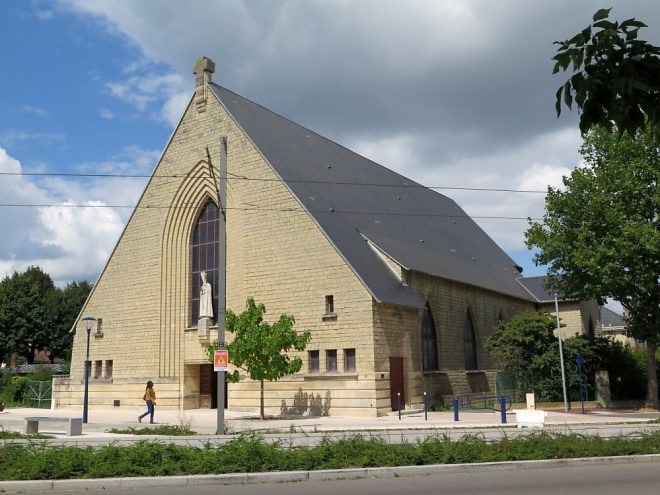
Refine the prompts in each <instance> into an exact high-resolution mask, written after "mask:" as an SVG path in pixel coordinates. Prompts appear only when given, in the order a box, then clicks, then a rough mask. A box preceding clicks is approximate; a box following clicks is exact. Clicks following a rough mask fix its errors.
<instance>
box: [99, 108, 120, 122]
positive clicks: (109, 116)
mask: <svg viewBox="0 0 660 495" xmlns="http://www.w3.org/2000/svg"><path fill="white" fill-rule="evenodd" d="M99 115H100V116H101V117H102V118H104V119H106V120H113V119H114V118H115V117H116V115H115V112H113V111H112V110H110V109H109V108H99Z"/></svg>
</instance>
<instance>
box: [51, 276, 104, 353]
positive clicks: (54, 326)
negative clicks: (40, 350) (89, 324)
mask: <svg viewBox="0 0 660 495" xmlns="http://www.w3.org/2000/svg"><path fill="white" fill-rule="evenodd" d="M92 287H93V286H92V284H90V283H89V282H87V281H81V282H70V283H69V284H67V286H66V288H65V289H64V290H61V289H59V288H57V287H56V288H55V289H54V290H52V291H51V292H50V293H49V295H48V298H47V300H46V305H47V310H48V319H49V322H50V323H49V327H48V339H47V342H46V348H47V349H48V352H49V354H48V357H49V358H50V361H51V363H52V362H53V361H54V360H55V358H65V359H67V360H68V359H70V357H71V355H70V354H71V347H72V344H73V335H71V333H69V332H70V330H71V327H72V326H73V325H74V323H75V322H76V318H77V317H78V314H79V313H80V310H81V309H82V307H83V304H85V301H86V300H87V296H88V295H89V293H90V292H91V290H92Z"/></svg>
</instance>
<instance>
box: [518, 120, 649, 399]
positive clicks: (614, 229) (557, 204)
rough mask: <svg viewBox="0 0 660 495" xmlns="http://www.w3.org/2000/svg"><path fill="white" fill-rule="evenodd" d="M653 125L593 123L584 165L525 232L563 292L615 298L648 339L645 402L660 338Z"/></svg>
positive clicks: (552, 192)
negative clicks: (625, 127)
mask: <svg viewBox="0 0 660 495" xmlns="http://www.w3.org/2000/svg"><path fill="white" fill-rule="evenodd" d="M654 134H655V129H653V128H652V127H651V126H649V127H647V128H646V129H645V130H644V131H643V132H642V131H638V132H637V133H636V134H635V135H634V136H631V135H630V134H627V133H626V134H623V135H619V133H618V131H617V130H616V129H612V130H607V129H603V128H596V129H594V130H593V131H591V132H590V133H589V134H588V135H587V136H586V137H585V141H584V144H583V146H582V147H581V149H580V153H581V155H582V157H583V160H584V165H583V166H580V167H578V168H576V169H574V170H573V172H572V173H571V175H570V177H564V179H563V183H564V190H562V189H554V188H552V187H549V188H548V194H547V196H546V203H545V207H546V212H545V215H544V217H543V220H542V222H532V223H531V226H530V229H529V230H528V231H527V233H526V243H527V246H528V247H530V248H534V247H536V248H538V249H539V251H538V253H537V254H536V256H535V262H536V264H537V265H540V264H547V265H548V266H549V270H548V271H549V273H550V274H559V275H562V277H558V278H551V280H554V283H555V284H558V285H559V287H558V288H560V289H561V290H562V291H563V292H564V293H565V294H567V295H569V296H575V297H581V298H596V299H597V300H598V301H599V302H600V303H604V301H605V299H606V298H613V299H616V300H618V301H620V302H621V304H622V305H623V307H624V309H625V310H626V320H627V325H628V329H629V331H630V332H631V333H632V335H633V336H634V337H635V338H637V339H640V340H645V341H646V343H647V371H648V373H647V399H646V402H647V406H648V407H653V408H658V382H657V373H656V362H655V351H656V346H657V343H658V339H659V337H660V147H659V144H658V141H656V140H655V139H654Z"/></svg>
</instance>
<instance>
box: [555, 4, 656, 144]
mask: <svg viewBox="0 0 660 495" xmlns="http://www.w3.org/2000/svg"><path fill="white" fill-rule="evenodd" d="M610 10H612V9H600V10H599V11H598V12H596V13H595V14H594V16H593V22H592V24H590V25H589V26H587V27H586V28H585V29H584V30H582V31H581V32H580V33H578V34H576V35H575V36H574V37H573V38H571V39H569V40H566V41H556V42H555V43H556V44H558V45H559V49H558V50H557V54H556V55H555V56H554V57H553V60H554V61H555V66H554V71H553V73H557V72H559V71H560V70H561V71H566V70H568V68H569V66H571V65H572V66H573V75H572V76H571V77H570V78H569V79H568V80H567V81H566V83H565V84H563V85H562V86H561V87H560V88H559V90H558V91H557V102H556V109H557V116H559V114H560V113H561V107H562V101H563V103H564V104H565V105H566V106H567V107H568V108H571V106H572V104H573V101H575V104H576V105H577V107H578V108H579V109H580V110H581V115H580V131H582V134H583V135H584V134H586V133H587V132H588V131H589V130H590V129H592V128H593V127H594V126H602V127H605V128H607V129H610V128H611V127H612V126H613V125H614V126H615V127H616V129H618V131H619V133H621V134H623V132H624V131H627V132H628V133H629V134H630V135H633V136H634V135H635V133H636V132H637V131H643V130H644V129H645V128H646V123H647V122H648V123H649V125H650V126H651V127H652V128H653V129H654V134H655V136H656V139H657V138H660V48H659V47H656V46H653V45H651V44H649V43H647V42H646V41H644V40H640V39H637V33H638V31H639V29H640V28H643V27H646V24H644V23H643V22H641V21H638V20H636V19H634V18H633V19H627V20H625V21H623V22H621V23H619V22H616V21H610V20H609V19H608V16H609V14H610ZM574 97H575V98H574Z"/></svg>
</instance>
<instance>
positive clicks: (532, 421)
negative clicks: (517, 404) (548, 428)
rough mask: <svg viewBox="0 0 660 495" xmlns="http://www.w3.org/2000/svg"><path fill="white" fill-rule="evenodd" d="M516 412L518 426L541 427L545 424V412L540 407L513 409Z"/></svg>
mask: <svg viewBox="0 0 660 495" xmlns="http://www.w3.org/2000/svg"><path fill="white" fill-rule="evenodd" d="M513 412H514V413H515V414H516V424H517V426H518V428H523V427H524V426H536V427H541V428H542V427H543V425H544V424H545V418H546V412H545V411H543V410H541V409H534V410H527V409H514V410H513Z"/></svg>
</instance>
